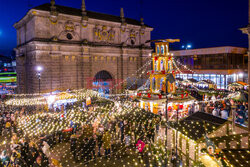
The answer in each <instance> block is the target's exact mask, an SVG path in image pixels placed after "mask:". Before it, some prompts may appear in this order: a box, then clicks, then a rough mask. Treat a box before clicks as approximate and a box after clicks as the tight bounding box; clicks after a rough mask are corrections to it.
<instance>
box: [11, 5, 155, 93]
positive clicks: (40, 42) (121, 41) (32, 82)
mask: <svg viewBox="0 0 250 167" xmlns="http://www.w3.org/2000/svg"><path fill="white" fill-rule="evenodd" d="M14 27H15V28H16V30H17V48H16V57H17V58H16V59H17V84H18V92H19V93H35V92H38V79H37V75H36V73H37V72H36V70H35V69H36V66H38V65H39V66H42V67H43V71H42V72H41V92H49V91H52V90H56V89H59V90H66V89H81V88H89V89H92V87H93V86H95V85H105V84H112V85H110V87H111V88H112V87H113V86H114V85H117V84H118V83H121V82H122V81H123V80H124V79H126V78H127V77H129V76H131V75H132V74H135V75H137V73H136V72H137V70H138V69H140V68H141V67H142V66H143V64H145V62H147V61H148V60H149V59H150V58H151V57H150V56H151V51H152V49H151V47H150V44H149V43H146V41H148V40H150V39H151V31H152V30H153V28H151V27H149V26H147V25H145V24H144V22H143V19H141V21H137V20H134V19H129V18H125V17H124V11H123V9H121V13H120V16H114V15H108V14H102V13H97V12H92V11H87V10H86V7H85V1H84V0H83V1H82V7H81V9H76V8H70V7H65V6H59V5H55V1H54V0H51V3H50V4H43V5H40V6H37V7H34V8H32V9H30V10H29V11H28V13H27V14H26V15H25V16H24V17H23V18H22V19H21V20H20V21H18V22H17V23H15V25H14ZM96 80H103V81H107V82H106V83H105V84H97V83H96V82H95V81H96ZM125 86H126V83H123V85H120V87H116V88H115V91H114V92H118V91H121V90H122V89H123V88H124V87H125ZM117 89H119V90H117ZM104 91H106V90H104Z"/></svg>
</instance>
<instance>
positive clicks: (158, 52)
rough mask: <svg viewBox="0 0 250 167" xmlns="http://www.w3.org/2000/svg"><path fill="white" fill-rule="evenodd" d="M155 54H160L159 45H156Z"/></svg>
mask: <svg viewBox="0 0 250 167" xmlns="http://www.w3.org/2000/svg"><path fill="white" fill-rule="evenodd" d="M157 54H160V47H159V46H157Z"/></svg>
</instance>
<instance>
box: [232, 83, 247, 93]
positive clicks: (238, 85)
mask: <svg viewBox="0 0 250 167" xmlns="http://www.w3.org/2000/svg"><path fill="white" fill-rule="evenodd" d="M248 86H249V85H248V84H247V83H245V82H241V81H238V82H234V83H231V84H229V85H228V90H230V91H235V90H247V89H248Z"/></svg>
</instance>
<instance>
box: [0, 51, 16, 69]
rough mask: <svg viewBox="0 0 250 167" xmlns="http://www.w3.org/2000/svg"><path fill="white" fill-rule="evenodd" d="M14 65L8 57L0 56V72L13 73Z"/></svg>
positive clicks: (13, 61)
mask: <svg viewBox="0 0 250 167" xmlns="http://www.w3.org/2000/svg"><path fill="white" fill-rule="evenodd" d="M15 69H16V63H15V60H13V59H12V58H10V57H7V56H3V55H0V72H8V71H15Z"/></svg>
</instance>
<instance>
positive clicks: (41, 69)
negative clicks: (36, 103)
mask: <svg viewBox="0 0 250 167" xmlns="http://www.w3.org/2000/svg"><path fill="white" fill-rule="evenodd" d="M36 71H37V76H38V88H39V95H40V91H41V72H42V71H43V67H42V66H37V67H36Z"/></svg>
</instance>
